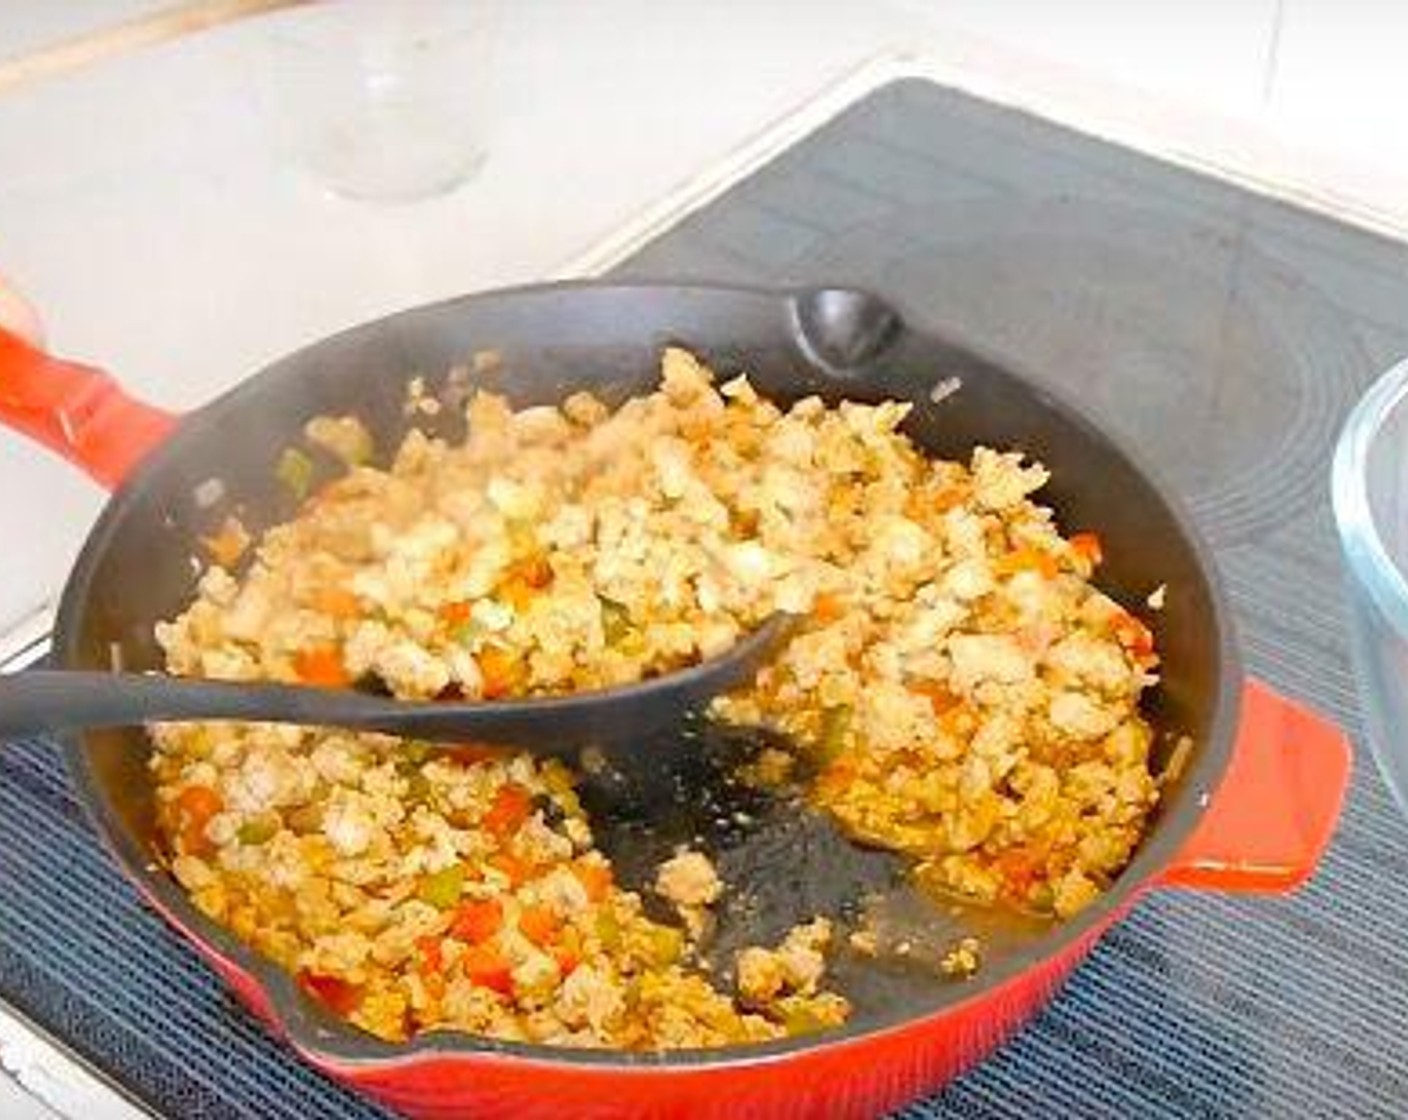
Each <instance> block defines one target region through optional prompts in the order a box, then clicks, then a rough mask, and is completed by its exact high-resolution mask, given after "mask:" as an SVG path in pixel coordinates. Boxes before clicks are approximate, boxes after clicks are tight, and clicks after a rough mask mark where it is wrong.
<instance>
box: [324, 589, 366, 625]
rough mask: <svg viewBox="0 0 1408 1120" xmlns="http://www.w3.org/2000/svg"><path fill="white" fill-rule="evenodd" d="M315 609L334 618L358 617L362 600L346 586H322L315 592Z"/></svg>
mask: <svg viewBox="0 0 1408 1120" xmlns="http://www.w3.org/2000/svg"><path fill="white" fill-rule="evenodd" d="M313 609H314V610H315V611H318V612H320V613H322V614H326V615H331V616H332V617H333V618H356V617H357V616H358V615H360V614H361V613H362V601H361V600H360V599H358V598H357V596H356V595H354V594H353V593H352V592H351V591H348V590H347V588H345V587H320V588H318V590H317V591H315V592H314V593H313Z"/></svg>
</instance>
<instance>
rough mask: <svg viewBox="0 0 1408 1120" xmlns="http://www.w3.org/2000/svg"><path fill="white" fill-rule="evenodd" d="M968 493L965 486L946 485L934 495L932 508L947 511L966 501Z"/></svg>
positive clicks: (942, 511) (941, 511)
mask: <svg viewBox="0 0 1408 1120" xmlns="http://www.w3.org/2000/svg"><path fill="white" fill-rule="evenodd" d="M968 494H969V490H968V487H966V486H946V487H944V488H943V489H942V490H940V491H939V492H938V493H937V494H935V495H934V508H935V509H936V510H938V511H939V512H940V513H947V512H948V511H949V510H951V509H954V508H956V507H958V506H961V505H962V504H963V503H964V502H966V501H967V500H968Z"/></svg>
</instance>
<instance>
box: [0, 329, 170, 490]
mask: <svg viewBox="0 0 1408 1120" xmlns="http://www.w3.org/2000/svg"><path fill="white" fill-rule="evenodd" d="M0 423H4V424H7V425H9V426H10V427H12V428H14V429H15V430H16V431H18V432H20V433H22V434H24V435H26V436H28V437H29V438H30V439H32V440H35V441H36V442H38V443H42V444H43V445H44V446H45V447H47V448H49V449H50V450H51V451H56V452H58V453H59V454H60V455H62V456H63V457H64V458H65V459H68V460H69V461H71V462H73V463H76V464H77V465H78V466H80V467H82V468H83V469H84V470H85V471H87V472H88V474H89V475H91V476H92V477H93V478H94V479H96V480H97V481H98V482H99V483H101V484H102V485H103V486H105V487H107V488H108V489H112V488H113V487H115V486H117V485H118V484H119V483H120V482H121V481H122V480H123V479H124V478H125V477H126V476H127V475H128V474H130V473H131V471H132V469H133V468H134V467H135V466H136V465H137V464H138V463H139V462H140V461H141V460H142V459H143V458H144V457H145V456H146V454H147V452H149V451H150V450H151V449H152V448H153V447H155V446H156V445H157V444H158V443H160V442H161V441H162V440H163V439H165V438H166V435H167V433H169V432H170V431H171V429H172V428H173V427H175V425H176V418H175V417H174V416H173V415H172V414H171V413H169V412H165V411H163V410H162V409H159V408H156V407H155V406H153V405H149V404H146V403H145V402H143V401H139V400H137V399H136V398H135V397H129V396H128V395H127V394H126V393H124V392H123V391H122V388H121V386H119V385H118V383H117V382H116V381H114V380H113V378H112V376H111V375H109V374H107V373H104V372H103V371H102V370H99V369H94V368H93V367H91V366H85V365H80V364H78V363H77V362H68V361H64V360H63V359H61V358H54V357H50V356H49V355H48V354H46V353H44V352H43V351H42V350H40V349H38V348H36V347H34V346H32V345H30V344H29V343H28V342H26V341H25V340H24V339H22V338H20V337H19V336H18V335H16V334H13V333H11V332H10V331H7V330H5V329H4V328H3V327H0Z"/></svg>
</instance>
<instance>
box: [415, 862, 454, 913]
mask: <svg viewBox="0 0 1408 1120" xmlns="http://www.w3.org/2000/svg"><path fill="white" fill-rule="evenodd" d="M463 887H464V864H462V863H452V864H450V866H449V867H444V868H441V869H440V870H439V871H437V872H435V873H434V874H433V875H427V876H426V877H425V878H424V879H422V880H421V881H420V887H419V889H418V890H417V891H416V897H417V898H419V899H420V900H421V901H422V902H428V903H430V905H431V906H434V907H435V908H436V909H437V910H448V909H449V908H450V907H451V906H454V905H455V904H456V903H457V902H459V900H460V891H461V889H462V888H463Z"/></svg>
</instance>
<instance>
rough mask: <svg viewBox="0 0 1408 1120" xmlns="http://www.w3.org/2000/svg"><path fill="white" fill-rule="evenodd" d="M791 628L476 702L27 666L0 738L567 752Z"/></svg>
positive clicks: (647, 719) (3, 692)
mask: <svg viewBox="0 0 1408 1120" xmlns="http://www.w3.org/2000/svg"><path fill="white" fill-rule="evenodd" d="M796 621H797V619H796V617H795V616H793V615H788V614H774V615H772V616H771V617H769V618H768V619H767V621H766V622H764V623H763V625H762V626H760V627H758V629H756V630H755V631H753V632H752V633H751V634H749V635H748V636H747V637H745V638H744V639H743V640H742V641H740V642H738V643H737V644H736V645H735V646H733V648H732V649H730V650H729V651H728V652H727V653H723V654H720V655H719V656H718V657H714V658H710V659H709V660H708V661H703V662H701V663H700V664H698V665H694V666H691V667H690V668H688V669H683V670H681V671H679V672H674V673H666V674H663V675H661V676H658V677H652V678H650V679H648V680H644V681H640V682H639V683H637V684H631V685H623V686H619V687H614V688H603V689H597V690H593V691H590V692H578V693H572V694H570V695H566V696H547V697H542V698H539V699H528V700H507V701H492V702H482V703H481V702H445V703H441V702H438V701H435V702H413V701H406V700H394V699H388V698H385V697H380V696H368V695H366V694H364V693H360V692H356V691H353V690H347V689H333V688H314V687H310V686H305V685H288V684H264V683H258V682H255V683H244V682H231V681H213V680H198V679H193V678H189V677H174V676H167V675H163V674H159V673H104V672H91V671H88V672H85V671H79V670H70V669H31V670H26V671H24V672H20V673H15V674H12V675H8V676H0V737H19V736H24V735H43V734H49V733H53V732H59V731H75V730H80V729H83V728H90V727H128V726H135V725H137V724H143V723H148V722H162V721H185V720H237V721H257V722H270V723H297V724H311V725H316V726H322V727H345V728H350V729H355V730H359V731H380V732H384V733H386V734H389V735H400V736H403V737H406V738H417V739H429V740H432V741H436V740H438V741H446V742H457V741H460V742H462V741H476V742H489V743H497V744H503V745H505V746H514V747H521V748H523V749H525V750H531V751H534V752H535V753H540V754H550V755H556V754H570V753H574V752H576V751H577V750H579V749H581V748H582V747H584V746H589V745H593V744H603V745H605V744H620V743H623V742H626V741H628V740H631V739H634V738H636V737H638V736H641V735H642V734H643V733H644V732H646V731H649V730H653V729H656V728H659V727H661V726H665V725H668V724H671V723H675V722H678V721H679V720H680V719H681V718H682V717H683V715H684V714H685V713H687V712H688V711H690V710H692V709H694V708H697V707H699V706H700V705H701V704H702V703H703V702H704V701H706V700H708V699H710V698H711V697H713V696H715V695H717V694H718V693H720V692H726V691H727V690H728V689H730V688H733V687H736V686H738V685H741V684H744V683H745V682H746V681H748V680H750V679H751V678H752V676H753V674H754V673H755V672H756V670H757V669H758V667H759V666H760V665H761V664H762V663H763V662H764V661H765V660H766V659H767V658H768V657H769V656H770V655H771V654H772V653H774V652H775V651H776V650H777V648H778V647H779V646H780V645H781V644H782V643H783V642H784V641H785V640H786V639H787V637H788V636H789V635H790V634H791V632H792V629H793V627H794V626H795V624H796Z"/></svg>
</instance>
